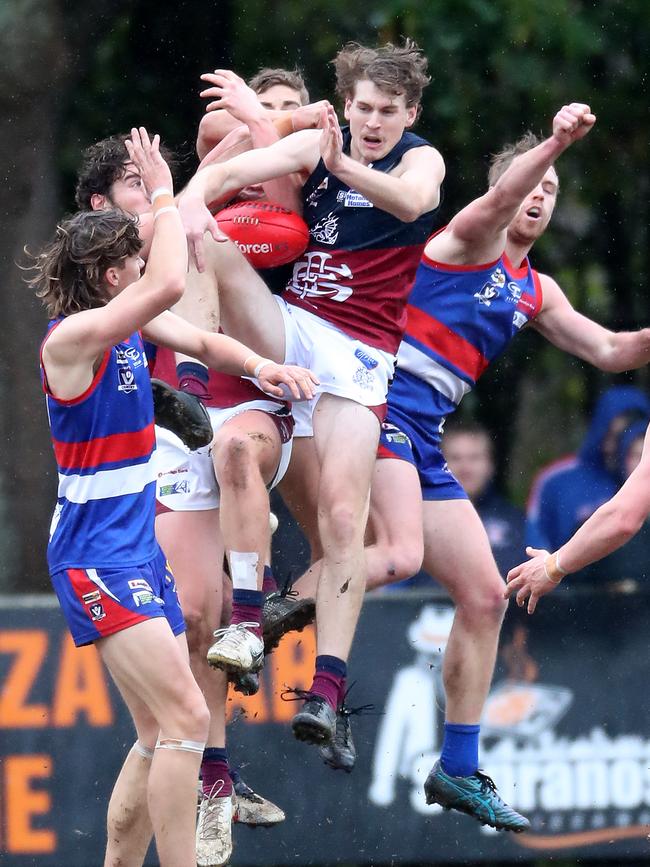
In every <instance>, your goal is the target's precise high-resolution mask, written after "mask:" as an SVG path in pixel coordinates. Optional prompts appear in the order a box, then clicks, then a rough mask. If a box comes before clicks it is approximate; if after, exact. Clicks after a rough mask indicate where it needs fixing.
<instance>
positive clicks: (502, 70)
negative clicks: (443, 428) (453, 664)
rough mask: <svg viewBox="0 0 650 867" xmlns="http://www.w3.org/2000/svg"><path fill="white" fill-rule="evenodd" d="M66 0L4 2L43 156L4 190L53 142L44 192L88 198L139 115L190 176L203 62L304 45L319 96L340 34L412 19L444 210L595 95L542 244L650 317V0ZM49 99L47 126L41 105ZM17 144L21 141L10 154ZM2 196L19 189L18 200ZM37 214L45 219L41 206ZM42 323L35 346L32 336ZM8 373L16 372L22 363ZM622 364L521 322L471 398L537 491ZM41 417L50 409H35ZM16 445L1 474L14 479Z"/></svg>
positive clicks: (242, 59) (4, 83) (29, 136)
mask: <svg viewBox="0 0 650 867" xmlns="http://www.w3.org/2000/svg"><path fill="white" fill-rule="evenodd" d="M61 8H62V7H61V5H60V4H59V3H57V2H55V0H30V2H28V0H22V2H19V0H12V2H9V3H8V4H4V5H2V7H1V10H0V25H2V30H1V32H2V33H3V36H4V43H5V44H4V47H5V56H6V57H7V58H12V62H11V64H9V65H8V66H7V69H6V70H5V71H4V72H3V73H0V97H1V98H2V99H3V105H4V106H5V109H6V112H5V117H6V118H7V119H8V121H9V123H12V122H13V120H14V119H15V118H16V117H18V118H21V119H22V120H21V123H22V126H16V124H14V128H15V129H16V130H18V131H19V133H20V134H19V136H17V137H16V138H15V139H14V141H15V143H16V147H17V148H19V149H20V152H25V153H32V154H36V153H37V154H38V156H39V160H40V162H38V163H37V162H35V161H34V160H33V159H32V160H31V161H29V160H27V159H25V160H24V161H23V163H22V165H24V166H25V167H26V174H21V175H20V178H21V184H16V183H15V181H14V182H13V184H10V185H9V187H10V189H9V194H8V195H9V197H11V196H14V197H15V199H16V200H17V199H21V200H22V201H34V197H33V193H35V192H36V181H37V179H38V173H39V171H41V169H39V168H38V166H39V165H49V163H50V162H52V163H54V160H55V158H56V161H57V162H58V167H59V176H58V177H52V179H51V180H48V197H49V199H48V200H52V199H54V200H55V199H56V195H57V186H58V188H59V189H60V190H61V194H60V199H61V201H60V202H59V206H58V207H56V208H52V209H51V211H50V212H49V213H50V215H51V220H52V221H53V219H54V216H55V215H56V214H58V213H60V212H61V211H62V210H64V209H70V208H71V207H72V206H73V195H72V192H73V186H74V175H75V172H76V168H77V165H78V160H79V156H80V153H81V150H82V149H83V148H84V147H85V146H86V145H88V144H89V143H91V142H92V141H95V140H97V139H98V138H101V137H103V136H106V135H109V134H112V133H114V132H116V131H120V130H127V129H128V128H130V126H132V125H133V124H140V123H144V124H146V125H147V126H149V127H150V128H151V129H153V130H156V131H159V132H160V133H161V134H162V136H163V138H164V139H165V140H166V142H167V143H168V144H169V145H171V146H172V147H175V148H178V149H180V150H181V151H182V152H183V153H184V154H185V155H186V162H185V166H184V171H183V176H184V177H185V176H187V174H188V173H189V172H191V171H192V169H193V167H194V166H195V164H196V161H195V158H194V156H193V141H194V136H195V132H196V126H197V124H198V121H199V119H200V116H201V114H202V112H203V110H204V108H203V105H202V104H201V100H200V99H199V97H198V91H199V90H200V88H201V83H200V81H199V74H200V73H201V72H202V71H205V70H208V69H214V68H217V67H222V66H232V67H233V68H234V69H236V70H237V71H239V72H241V73H242V74H244V75H245V76H248V75H250V74H252V73H253V72H254V71H255V70H256V69H257V68H258V67H259V66H260V65H281V66H294V64H296V63H297V64H298V65H299V66H300V67H301V68H302V69H303V71H304V72H305V75H306V78H307V81H308V83H309V86H310V89H311V92H312V94H313V96H314V97H315V98H320V97H330V98H333V88H334V76H333V70H332V67H331V65H330V63H329V61H330V60H331V59H332V57H333V56H334V54H335V53H336V51H337V50H338V48H339V47H340V46H341V45H342V44H343V43H344V42H346V41H348V40H358V41H361V42H370V43H375V42H381V41H386V40H392V41H398V40H399V39H401V38H402V37H403V36H411V37H413V38H415V39H416V40H417V41H418V42H419V44H420V45H421V46H422V48H423V49H424V50H425V52H426V54H427V56H428V57H429V60H430V69H431V75H432V82H431V85H430V86H429V87H428V88H427V90H426V91H425V97H424V110H423V113H422V117H421V119H420V121H419V125H418V130H419V131H420V132H421V133H422V134H423V135H425V136H427V137H428V138H429V139H430V140H431V141H432V142H433V143H434V144H435V145H436V146H437V147H438V148H439V149H440V151H441V152H442V154H443V156H444V157H445V160H446V163H447V170H448V171H447V180H446V182H445V199H444V203H443V205H442V207H441V211H440V219H441V222H444V221H446V220H448V219H449V218H450V216H451V215H452V214H453V213H454V212H455V211H456V210H457V209H458V208H459V207H461V206H462V205H463V204H465V203H466V202H467V201H469V200H470V199H471V198H474V197H475V196H476V195H478V194H479V193H480V192H481V191H482V190H483V189H484V187H485V183H486V181H485V178H486V169H487V159H488V156H489V154H490V153H491V152H493V151H495V150H497V149H498V148H499V147H500V146H501V145H502V144H503V143H505V142H506V141H512V140H513V139H515V138H517V137H518V136H519V135H520V134H521V133H522V132H523V131H524V130H525V129H527V128H531V129H533V130H535V131H548V130H549V129H550V122H551V118H552V116H553V114H554V112H555V111H556V110H557V108H558V107H559V106H560V105H562V104H563V103H565V102H569V101H573V100H579V101H586V102H589V103H590V104H591V105H592V108H593V110H594V111H595V113H596V114H597V115H598V124H597V128H596V130H595V131H594V133H593V134H592V135H590V136H589V138H588V139H587V140H586V141H584V142H581V143H579V144H578V145H577V146H576V147H575V148H573V149H571V151H569V152H568V153H567V154H566V155H564V156H563V157H562V158H561V160H560V162H559V164H558V170H559V174H560V181H561V193H560V200H559V203H558V208H557V212H556V214H555V217H554V220H553V225H552V227H551V229H550V231H549V232H548V233H547V236H546V237H545V238H544V239H543V240H542V241H541V242H540V243H539V245H538V248H537V249H536V250H535V252H534V256H533V259H534V263H535V265H536V266H537V267H539V268H540V269H541V270H548V271H549V272H550V273H552V274H553V275H554V276H555V277H556V278H558V279H559V282H560V283H561V285H562V286H563V287H564V289H565V290H566V292H567V294H568V296H569V298H570V299H571V301H572V302H573V303H574V304H575V305H576V306H577V307H578V308H579V309H581V310H583V311H584V312H586V313H588V314H589V315H590V316H593V317H594V318H596V319H598V320H599V321H601V322H603V323H604V324H607V325H609V326H611V327H613V328H618V329H620V328H636V327H639V326H640V325H645V324H647V322H648V315H647V303H646V298H645V295H646V288H645V287H646V282H647V278H648V272H649V266H648V223H649V218H650V214H649V206H648V195H649V192H650V179H649V169H648V160H647V152H648V144H649V139H650V118H649V108H648V94H647V89H648V71H647V60H646V57H647V48H646V46H647V44H648V40H649V37H650V4H648V3H647V0H597V2H596V0H589V2H587V0H376V2H373V3H372V4H360V3H359V4H353V3H350V2H349V0H327V2H326V0H311V2H309V3H304V2H303V0H274V2H273V3H269V2H268V0H219V2H218V3H210V4H205V3H198V2H195V0H182V2H180V3H177V4H167V5H165V6H164V7H161V6H160V4H159V3H154V2H153V0H132V2H130V3H128V4H127V3H123V2H114V3H112V4H109V3H105V4H103V5H102V4H101V3H94V4H86V5H85V6H84V5H83V4H81V3H78V2H74V3H71V4H70V3H68V4H67V5H66V12H67V13H68V14H66V16H65V17H64V16H62V15H61ZM21 21H22V22H24V27H23V26H21ZM54 25H56V26H54ZM35 57H38V58H43V59H44V60H45V63H44V64H43V63H35V62H33V61H34V58H35ZM48 76H49V77H48ZM28 100H31V102H29V101H28ZM28 109H29V111H28ZM39 111H40V112H41V115H40V117H41V118H42V119H44V121H45V126H43V123H41V125H40V131H39V130H38V128H37V125H35V124H31V125H30V124H29V123H28V122H27V121H26V120H25V119H26V118H27V117H32V118H38V117H39V114H38V112H39ZM35 112H36V113H35ZM23 130H24V131H25V132H23ZM25 136H26V138H25ZM8 138H10V137H8ZM10 151H11V149H10V147H9V145H8V144H7V146H6V147H5V150H4V152H5V154H7V153H10ZM14 164H15V160H13V158H11V159H10V160H9V162H8V166H9V167H11V166H13V165H14ZM17 168H18V169H19V166H17ZM7 171H8V172H9V171H13V169H11V168H8V170H7ZM50 175H51V173H50V172H49V169H48V174H47V178H48V179H49V178H50ZM7 177H12V175H10V174H7ZM41 177H42V175H41ZM32 188H33V189H32ZM3 211H4V213H7V214H12V213H14V211H15V207H13V206H12V204H11V202H9V203H8V204H7V205H6V206H5V207H4V209H3ZM13 225H14V226H17V225H20V227H21V238H20V242H21V243H20V245H19V246H18V245H17V244H14V243H13V242H12V245H11V246H10V248H9V252H10V254H11V257H12V258H13V259H15V258H16V250H19V249H20V247H22V243H24V242H28V241H30V240H33V235H32V236H31V237H30V231H31V229H30V226H31V225H32V223H31V222H30V220H29V219H28V218H25V219H24V220H23V221H22V222H21V223H20V224H17V223H14V224H13ZM38 226H39V228H38V233H39V234H40V235H42V232H43V220H42V219H41V220H40V221H39V223H38ZM12 279H13V278H12ZM16 282H17V279H16ZM15 315H16V316H17V317H19V316H20V313H19V312H17V313H16V314H15ZM32 319H33V317H32ZM39 336H40V334H39V335H37V334H35V335H34V339H33V345H32V346H31V347H24V349H25V350H26V349H31V350H32V351H35V345H36V343H37V342H38V338H39ZM5 380H6V382H8V383H10V382H11V377H10V369H8V370H7V371H6V375H5ZM610 381H611V378H608V377H605V376H604V375H602V374H600V373H598V372H596V371H593V370H590V369H589V368H588V367H587V366H586V365H584V364H582V363H580V362H577V361H575V360H572V359H569V358H568V357H566V356H562V355H561V354H560V353H559V352H557V351H555V350H553V349H551V348H549V347H547V346H545V345H544V342H543V341H542V340H541V339H539V338H538V337H537V336H536V335H534V334H529V335H523V336H522V337H521V338H520V339H519V340H518V341H516V342H515V346H514V347H513V348H512V349H511V351H510V352H509V354H508V356H507V357H506V358H504V359H503V361H502V362H500V363H499V364H498V365H497V369H496V370H495V371H493V372H490V373H489V374H488V375H487V376H486V377H485V381H484V382H482V383H481V384H480V386H479V388H478V389H477V393H476V395H474V396H472V397H471V399H468V401H467V406H466V407H464V408H463V411H465V412H467V411H469V412H471V413H473V414H474V415H476V416H478V417H479V418H480V419H481V420H482V421H484V422H486V423H487V424H488V425H489V426H490V428H491V429H492V430H494V431H495V436H496V438H497V445H498V453H499V454H500V455H501V456H502V460H503V461H504V465H503V466H502V470H503V471H504V472H505V474H506V476H507V478H508V480H509V482H510V484H511V485H512V487H513V489H514V490H515V491H516V492H517V494H518V496H519V497H520V498H523V496H524V494H525V491H526V489H527V487H528V484H529V480H530V477H531V474H532V473H533V472H534V470H535V469H536V467H538V466H539V465H540V463H542V462H544V461H545V460H547V459H549V458H551V457H554V456H556V455H558V454H561V453H562V452H564V451H566V450H568V449H570V448H571V447H572V446H573V445H574V444H575V443H576V442H577V441H578V440H579V438H580V434H581V425H582V418H583V415H584V413H585V412H586V411H588V409H589V408H590V405H591V402H592V401H593V399H594V397H596V396H597V394H598V393H599V392H600V391H601V390H602V388H603V387H604V386H605V385H606V384H608V383H609V382H610ZM627 381H636V382H640V383H641V384H646V382H647V376H646V374H645V373H644V372H641V371H640V372H637V373H635V374H630V375H628V377H627ZM25 415H26V414H23V416H21V418H24V416H25ZM25 423H26V422H21V424H23V425H24V424H25ZM42 423H43V418H42V415H41V414H36V413H35V414H34V424H38V425H42ZM9 439H10V440H11V436H10V435H9ZM25 441H28V439H27V438H26V440H25ZM9 447H10V449H11V444H10V446H9ZM508 456H510V460H509V463H507V464H506V459H507V457H508ZM5 463H6V467H7V468H8V469H6V471H5V472H6V474H7V475H6V478H5V485H4V487H5V490H13V483H12V476H11V472H12V470H11V462H5ZM46 494H47V496H49V495H50V494H51V490H50V488H49V487H48V489H47V491H46Z"/></svg>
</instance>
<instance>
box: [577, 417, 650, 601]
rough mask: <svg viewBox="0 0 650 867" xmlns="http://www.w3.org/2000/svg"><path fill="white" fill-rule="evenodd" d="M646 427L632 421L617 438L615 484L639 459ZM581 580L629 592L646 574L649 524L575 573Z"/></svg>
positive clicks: (649, 552) (649, 561)
mask: <svg viewBox="0 0 650 867" xmlns="http://www.w3.org/2000/svg"><path fill="white" fill-rule="evenodd" d="M646 429H647V424H646V422H645V421H644V420H643V421H642V420H639V421H635V422H633V423H632V424H631V425H630V426H629V427H627V428H626V429H625V430H624V431H623V432H622V433H621V434H620V436H619V439H618V444H617V449H616V454H617V469H618V472H619V485H621V484H623V482H624V481H625V480H626V479H627V478H628V476H629V475H630V474H631V473H632V471H633V470H634V469H635V467H636V466H637V464H638V463H639V461H640V460H641V452H642V450H643V442H644V440H645V433H646ZM576 575H578V576H579V577H580V579H581V580H583V581H591V582H594V583H596V582H598V583H599V584H603V583H605V584H608V585H610V586H611V588H612V589H619V590H621V591H628V592H631V591H632V590H635V589H637V588H638V585H639V584H641V583H642V582H647V580H648V576H649V575H650V522H649V521H646V522H645V524H644V525H643V527H641V529H640V530H639V532H638V533H636V535H634V536H633V537H632V538H631V539H630V540H629V542H627V543H626V544H625V545H623V546H622V547H621V548H619V549H618V550H617V551H613V552H612V553H611V554H609V555H608V556H607V557H604V558H603V559H602V560H599V561H598V562H596V563H592V564H591V566H587V567H586V568H585V569H583V570H582V571H581V572H579V573H576Z"/></svg>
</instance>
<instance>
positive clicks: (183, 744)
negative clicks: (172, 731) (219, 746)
mask: <svg viewBox="0 0 650 867" xmlns="http://www.w3.org/2000/svg"><path fill="white" fill-rule="evenodd" d="M156 749H157V750H181V751H182V752H186V753H200V754H201V755H203V750H204V749H205V743H201V742H199V741H184V740H180V739H179V738H158V742H157V743H156Z"/></svg>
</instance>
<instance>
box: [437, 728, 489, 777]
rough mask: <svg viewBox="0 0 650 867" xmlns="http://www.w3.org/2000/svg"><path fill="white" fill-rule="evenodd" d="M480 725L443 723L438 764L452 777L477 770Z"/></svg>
mask: <svg viewBox="0 0 650 867" xmlns="http://www.w3.org/2000/svg"><path fill="white" fill-rule="evenodd" d="M480 731H481V727H480V725H462V724H460V723H445V734H444V738H443V741H442V752H441V755H440V764H441V765H442V769H443V771H444V772H445V773H446V774H449V775H450V776H452V777H471V776H472V774H475V773H476V771H477V770H478V736H479V732H480Z"/></svg>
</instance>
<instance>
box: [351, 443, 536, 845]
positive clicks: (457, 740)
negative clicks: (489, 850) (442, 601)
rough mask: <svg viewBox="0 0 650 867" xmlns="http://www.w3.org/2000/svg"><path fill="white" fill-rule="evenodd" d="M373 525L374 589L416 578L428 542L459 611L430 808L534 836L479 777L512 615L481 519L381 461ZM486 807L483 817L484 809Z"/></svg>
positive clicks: (466, 505)
mask: <svg viewBox="0 0 650 867" xmlns="http://www.w3.org/2000/svg"><path fill="white" fill-rule="evenodd" d="M371 523H372V526H373V529H374V532H375V535H376V543H375V544H374V545H373V546H371V547H370V548H369V549H367V550H368V567H369V580H368V585H369V586H380V585H382V584H386V583H390V582H391V581H396V580H400V579H401V578H406V577H408V576H409V575H411V574H414V573H415V572H416V571H417V570H418V569H419V566H420V564H419V560H420V552H421V551H422V547H421V546H422V542H423V541H424V560H423V563H422V565H423V567H424V569H425V570H426V571H427V572H429V574H430V575H432V576H433V577H434V578H435V579H436V580H437V581H439V582H440V583H441V584H442V585H443V586H444V587H445V589H446V590H447V591H448V592H449V594H450V596H451V598H452V600H453V602H454V604H455V606H456V612H455V617H454V622H453V626H452V630H451V635H450V638H449V642H448V644H447V648H446V651H445V657H444V663H443V680H444V685H445V693H446V714H445V718H446V721H445V738H444V742H443V748H442V757H441V761H440V762H438V763H436V765H434V768H433V769H432V771H431V773H430V775H429V778H428V780H427V784H426V786H425V791H426V794H427V798H428V800H429V802H430V803H433V802H437V803H441V804H442V805H443V806H447V807H453V808H455V809H459V810H462V811H463V812H467V813H469V814H470V815H472V816H474V817H475V818H477V819H478V820H479V821H481V822H486V823H488V824H491V825H494V826H495V827H500V828H508V829H509V830H514V831H522V830H526V828H527V827H528V821H527V820H526V819H525V818H524V817H523V816H520V815H519V814H518V813H516V812H515V811H514V810H512V809H511V808H510V807H508V805H507V804H505V803H504V802H503V801H502V800H501V798H500V797H499V795H498V793H497V792H496V790H495V789H494V788H493V787H492V786H490V784H489V782H488V781H487V778H485V777H484V776H483V775H481V774H480V772H478V739H479V721H480V719H481V714H482V711H483V706H484V704H485V700H486V698H487V694H488V691H489V689H490V683H491V681H492V675H493V671H494V664H495V660H496V652H497V645H498V640H499V632H500V629H501V622H502V620H503V615H504V612H505V606H504V603H503V600H502V596H503V580H502V578H501V576H500V575H499V572H498V569H497V566H496V564H495V562H494V557H493V556H492V551H491V549H490V544H489V541H488V538H487V535H486V533H485V529H484V528H483V525H482V523H481V520H480V518H479V517H478V515H477V513H476V510H475V509H474V507H473V506H472V504H471V503H470V502H469V500H461V499H458V500H427V501H425V502H424V503H421V490H420V484H419V479H418V475H417V472H416V470H415V468H414V467H413V466H412V465H411V464H409V463H408V462H406V461H401V460H391V459H386V460H380V461H378V462H377V469H376V472H375V477H374V479H373V487H372V499H371ZM370 570H372V571H370ZM477 794H479V795H480V797H478V798H477V797H476V795H477ZM477 804H481V805H483V807H482V809H483V811H484V812H481V811H477V810H476V805H477ZM486 805H487V806H486Z"/></svg>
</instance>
